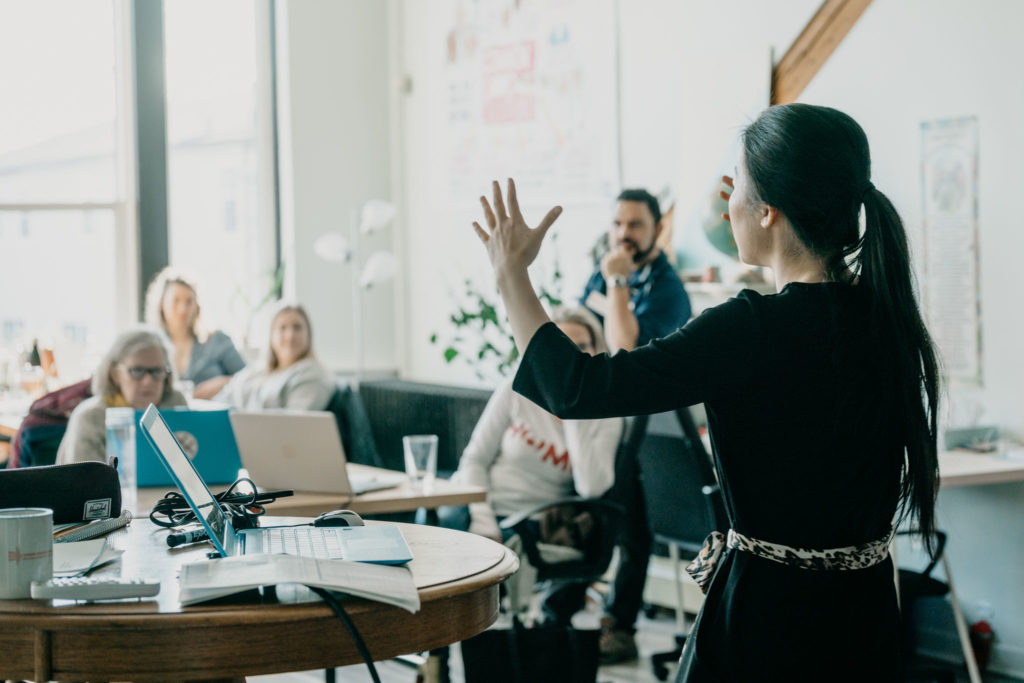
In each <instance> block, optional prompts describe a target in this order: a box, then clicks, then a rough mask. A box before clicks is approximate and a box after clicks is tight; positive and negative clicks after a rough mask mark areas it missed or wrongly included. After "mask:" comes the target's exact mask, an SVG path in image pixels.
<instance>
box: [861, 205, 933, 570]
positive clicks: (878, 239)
mask: <svg viewBox="0 0 1024 683" xmlns="http://www.w3.org/2000/svg"><path fill="white" fill-rule="evenodd" d="M864 218H865V221H864V223H865V226H864V237H863V239H862V242H863V246H862V248H861V250H860V255H859V259H858V261H859V264H858V265H859V268H858V270H859V272H860V281H861V284H862V285H863V286H866V287H867V288H868V290H869V291H870V293H871V312H870V314H869V315H870V318H869V319H870V321H871V322H870V324H871V325H872V329H873V330H875V334H891V335H893V336H892V339H898V340H903V342H904V343H902V344H897V345H895V346H896V348H895V349H893V353H894V356H893V357H891V358H889V359H887V363H886V364H887V365H889V366H890V367H891V370H892V371H893V376H894V377H897V378H899V381H898V382H897V383H896V385H895V387H896V390H897V395H896V396H895V397H894V400H895V402H896V408H897V410H900V409H901V410H902V414H903V415H904V416H905V420H904V422H903V424H904V435H903V439H904V444H905V446H906V451H907V453H906V458H907V460H906V469H905V473H904V477H903V483H902V488H901V491H900V499H901V500H902V501H903V509H902V514H901V516H900V519H901V520H902V519H904V518H906V517H907V516H908V515H909V516H910V518H911V522H912V523H914V524H916V526H917V528H918V529H919V530H920V533H921V536H922V537H923V538H924V542H925V547H926V548H927V549H928V552H929V553H931V552H933V551H934V536H935V497H936V496H937V495H938V492H939V462H938V453H937V447H936V441H937V439H936V436H937V433H938V428H937V415H938V399H939V397H938V393H939V372H938V361H937V360H936V357H935V349H934V347H933V345H932V340H931V336H930V335H929V334H928V330H927V328H926V327H925V325H924V321H923V320H922V319H921V313H920V311H919V309H918V306H917V300H916V298H915V296H914V287H913V283H912V281H911V264H910V249H909V248H908V246H907V234H906V231H905V230H904V229H903V221H901V220H900V217H899V214H898V213H896V208H895V207H894V206H893V205H892V202H890V201H889V198H888V197H886V196H885V195H884V194H882V193H881V192H880V191H878V190H877V189H875V188H874V186H871V185H869V186H868V188H867V190H866V191H865V192H864Z"/></svg>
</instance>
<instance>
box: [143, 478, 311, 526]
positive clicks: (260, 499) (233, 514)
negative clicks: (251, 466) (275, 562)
mask: <svg viewBox="0 0 1024 683" xmlns="http://www.w3.org/2000/svg"><path fill="white" fill-rule="evenodd" d="M243 483H244V484H248V486H249V489H250V490H249V491H237V490H236V489H237V488H238V486H239V485H240V484H243ZM293 494H294V492H293V491H288V490H285V491H264V492H263V493H257V491H256V485H255V484H254V483H253V481H252V480H251V479H248V478H246V477H242V478H241V479H236V480H235V481H234V483H233V484H231V486H229V487H228V488H227V490H225V491H222V492H220V493H218V494H217V495H215V496H214V498H216V500H217V502H218V503H219V504H220V507H221V510H223V511H224V514H225V515H227V516H228V517H230V518H231V519H232V520H243V521H248V525H247V526H248V527H254V526H256V517H258V516H260V515H262V514H263V513H264V512H266V508H265V507H264V505H269V504H270V503H273V502H274V501H275V500H277V499H278V498H283V497H285V496H291V495H293ZM149 519H150V520H151V521H152V522H153V524H156V525H157V526H161V527H164V528H168V527H177V526H182V525H185V524H190V523H192V522H198V521H199V520H198V519H196V516H195V514H194V513H193V512H192V508H191V507H189V504H188V501H186V500H185V497H184V496H183V495H181V493H180V492H178V491H168V492H167V493H166V494H164V497H163V498H161V499H160V500H158V501H157V503H156V505H154V506H153V509H152V510H151V511H150V513H149ZM235 528H246V527H243V526H240V525H239V524H238V523H237V521H236V523H235Z"/></svg>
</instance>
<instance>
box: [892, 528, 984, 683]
mask: <svg viewBox="0 0 1024 683" xmlns="http://www.w3.org/2000/svg"><path fill="white" fill-rule="evenodd" d="M911 533H912V532H911V531H900V532H898V535H899V536H907V535H910V534H911ZM935 536H936V539H937V546H936V549H935V556H934V557H933V558H932V559H931V561H930V562H929V563H928V564H927V566H925V568H924V569H922V570H920V571H915V570H912V569H904V568H900V570H899V591H900V593H899V595H900V626H901V631H902V632H901V637H902V641H903V662H904V672H903V676H904V680H905V681H920V682H922V683H924V682H925V681H928V682H929V683H930V682H932V681H934V682H935V683H954V682H955V681H956V671H955V669H954V668H952V667H950V666H943V665H939V664H936V665H928V666H919V665H916V664H912V663H911V661H910V660H911V656H912V655H913V654H914V650H915V647H916V642H915V641H916V639H915V633H914V608H915V607H916V605H917V601H918V600H920V599H921V598H941V597H944V596H946V595H949V601H950V605H951V606H952V608H953V619H954V621H955V622H956V627H957V635H958V636H959V638H960V646H961V649H962V650H963V653H964V663H965V664H966V665H967V672H968V676H969V678H970V680H971V681H972V682H974V683H980V681H981V674H980V672H979V670H978V665H977V662H976V661H975V658H974V650H973V649H972V648H971V643H970V638H969V636H968V633H967V621H966V619H964V616H963V612H962V611H961V610H960V600H959V599H958V598H957V596H956V591H955V589H954V588H953V580H952V577H951V576H950V569H949V563H948V562H947V561H946V554H945V551H946V534H945V532H943V531H936V532H935ZM939 562H942V569H943V571H944V572H945V574H946V580H945V581H940V580H939V579H936V578H935V577H933V576H932V575H931V574H932V570H934V569H935V567H936V565H938V564H939Z"/></svg>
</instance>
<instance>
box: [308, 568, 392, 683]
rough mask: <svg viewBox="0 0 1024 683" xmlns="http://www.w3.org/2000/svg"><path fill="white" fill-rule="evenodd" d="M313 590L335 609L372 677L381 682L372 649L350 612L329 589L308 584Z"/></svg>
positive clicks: (376, 681)
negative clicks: (371, 652)
mask: <svg viewBox="0 0 1024 683" xmlns="http://www.w3.org/2000/svg"><path fill="white" fill-rule="evenodd" d="M306 588H309V589H310V590H311V591H313V592H314V593H316V594H317V595H319V596H320V598H321V599H322V600H323V601H324V602H326V603H327V605H328V607H330V608H331V609H332V610H334V614H335V615H337V617H338V619H340V620H341V623H342V624H344V625H345V629H346V630H347V631H348V634H349V636H351V637H352V642H353V643H354V644H355V646H356V650H358V651H359V654H360V656H361V657H362V658H363V663H365V664H366V668H367V670H369V672H370V678H371V679H372V680H373V682H374V683H380V675H378V674H377V667H375V666H374V665H373V657H372V656H371V655H370V649H369V648H368V647H366V641H364V640H363V637H362V636H361V635H360V634H359V631H358V629H356V625H355V624H354V623H352V618H351V617H349V615H348V612H346V611H345V608H344V607H342V606H341V602H339V601H338V599H337V598H335V597H334V596H333V595H331V593H330V592H329V591H326V590H324V589H323V588H320V587H318V586H306Z"/></svg>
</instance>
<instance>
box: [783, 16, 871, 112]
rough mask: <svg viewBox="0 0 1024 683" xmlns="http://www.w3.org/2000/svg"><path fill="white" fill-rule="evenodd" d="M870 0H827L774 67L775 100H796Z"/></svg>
mask: <svg viewBox="0 0 1024 683" xmlns="http://www.w3.org/2000/svg"><path fill="white" fill-rule="evenodd" d="M870 4H871V0H825V1H824V2H823V3H822V5H821V7H819V8H818V11H817V12H816V13H815V14H814V16H813V17H812V18H811V21H810V22H809V23H808V24H807V26H805V27H804V30H803V31H801V33H800V35H799V36H797V39H796V40H794V41H793V44H792V45H790V47H789V49H788V50H787V51H786V54H784V55H783V56H782V59H780V60H779V63H778V64H776V65H775V68H774V69H773V70H772V104H789V103H790V102H795V101H796V98H798V97H799V96H800V93H801V92H803V90H804V88H806V87H807V84H808V83H810V82H811V79H812V78H814V76H815V74H817V73H818V71H819V70H820V69H821V67H822V66H824V65H825V62H827V61H828V58H829V57H830V56H831V55H832V53H833V52H834V51H835V49H836V48H837V47H838V46H839V43H841V42H843V38H845V37H846V34H847V33H849V32H850V29H851V28H853V25H854V24H856V23H857V20H858V19H860V16H861V15H862V14H864V10H866V9H867V8H868V5H870Z"/></svg>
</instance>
